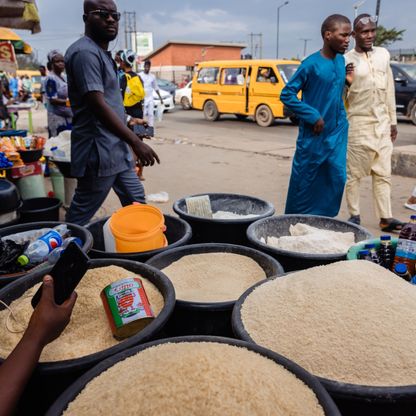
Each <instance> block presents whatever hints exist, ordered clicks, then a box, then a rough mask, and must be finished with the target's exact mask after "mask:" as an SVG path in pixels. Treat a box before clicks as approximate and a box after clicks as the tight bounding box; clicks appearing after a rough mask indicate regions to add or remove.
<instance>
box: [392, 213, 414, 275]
mask: <svg viewBox="0 0 416 416" xmlns="http://www.w3.org/2000/svg"><path fill="white" fill-rule="evenodd" d="M398 263H404V264H406V266H407V270H408V271H409V273H410V274H411V275H412V276H413V275H414V274H416V270H415V264H416V215H412V216H411V217H410V222H409V223H408V224H406V225H405V226H404V227H403V228H402V230H401V231H400V236H399V241H398V242H397V249H396V256H395V258H394V263H393V271H394V267H395V266H396V264H398Z"/></svg>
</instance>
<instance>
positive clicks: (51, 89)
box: [45, 78, 66, 106]
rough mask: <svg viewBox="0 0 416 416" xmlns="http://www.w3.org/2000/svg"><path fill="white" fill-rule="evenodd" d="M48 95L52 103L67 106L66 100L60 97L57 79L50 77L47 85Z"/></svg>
mask: <svg viewBox="0 0 416 416" xmlns="http://www.w3.org/2000/svg"><path fill="white" fill-rule="evenodd" d="M45 90H46V95H47V97H48V99H49V102H50V103H51V104H52V105H61V106H66V100H63V99H61V98H58V88H57V85H56V81H55V80H53V79H52V78H48V79H47V81H46V85H45Z"/></svg>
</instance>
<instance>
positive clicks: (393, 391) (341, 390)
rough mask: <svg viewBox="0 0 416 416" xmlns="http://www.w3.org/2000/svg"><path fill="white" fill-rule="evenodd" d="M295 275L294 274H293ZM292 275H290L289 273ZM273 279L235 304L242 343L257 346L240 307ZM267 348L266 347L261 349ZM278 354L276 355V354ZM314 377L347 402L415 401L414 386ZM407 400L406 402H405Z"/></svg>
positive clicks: (236, 326)
mask: <svg viewBox="0 0 416 416" xmlns="http://www.w3.org/2000/svg"><path fill="white" fill-rule="evenodd" d="M293 273H295V272H293ZM290 274H292V273H290ZM279 277H282V276H279ZM270 280H274V279H267V280H264V281H262V282H259V283H257V284H255V285H254V286H252V287H251V288H249V289H247V290H246V291H245V292H244V293H243V294H242V295H241V297H240V299H238V301H237V302H236V303H235V306H234V309H233V313H232V317H231V325H232V328H233V332H234V334H235V335H236V336H237V337H238V338H239V339H242V340H243V341H246V342H249V343H253V344H256V345H259V344H257V343H256V342H255V341H254V340H253V338H251V336H250V335H249V333H248V332H247V331H246V329H245V328H244V324H243V321H242V319H241V307H242V305H243V303H244V301H245V300H246V298H247V297H248V296H249V295H250V294H251V293H252V292H253V291H254V290H255V289H256V288H257V287H259V286H261V285H263V284H265V283H267V282H269V281H270ZM263 348H267V347H263ZM277 354H278V353H277ZM315 377H316V378H317V379H318V380H319V381H320V382H321V383H322V384H323V385H324V387H325V388H326V389H327V390H328V392H329V393H330V394H331V395H334V396H336V397H340V398H348V399H349V400H357V401H364V400H367V401H368V400H372V401H374V402H379V403H393V402H396V401H397V400H400V399H401V401H415V400H416V385H410V386H393V387H392V386H385V387H383V386H365V385H360V384H352V383H343V382H340V381H336V380H330V379H326V378H324V377H320V376H317V375H315ZM406 399H407V400H406Z"/></svg>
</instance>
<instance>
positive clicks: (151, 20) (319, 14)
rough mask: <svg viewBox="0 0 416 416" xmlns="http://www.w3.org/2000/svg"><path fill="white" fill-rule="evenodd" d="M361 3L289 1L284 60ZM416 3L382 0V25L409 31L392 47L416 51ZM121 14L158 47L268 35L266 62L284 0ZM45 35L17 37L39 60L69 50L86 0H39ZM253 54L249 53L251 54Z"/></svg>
mask: <svg viewBox="0 0 416 416" xmlns="http://www.w3.org/2000/svg"><path fill="white" fill-rule="evenodd" d="M356 2H357V0H289V4H287V5H285V6H283V7H282V8H280V30H279V39H280V41H279V56H280V57H281V58H282V57H286V58H292V57H303V51H304V44H305V42H304V41H303V40H302V38H304V39H305V38H306V39H310V40H309V41H308V42H307V54H310V53H312V52H314V51H315V50H318V49H319V48H320V47H321V36H320V26H321V23H322V21H323V20H324V19H325V17H327V16H328V15H330V14H333V13H340V14H344V15H346V16H348V17H351V18H353V17H354V9H353V5H354V4H355V3H356ZM414 2H415V0H395V1H392V0H382V3H381V13H380V24H382V25H383V26H385V27H388V28H392V27H396V28H397V29H406V32H405V34H404V39H403V41H401V42H397V43H395V44H394V45H393V46H392V48H393V49H397V48H416V25H415V24H414V21H415V17H416V12H415V8H414ZM116 3H117V6H118V9H119V11H120V12H123V11H128V12H134V11H135V12H136V16H137V30H138V31H150V32H153V37H154V46H155V48H157V47H159V46H161V45H162V44H164V43H165V42H166V41H168V40H187V41H208V42H218V41H224V42H229V41H232V42H243V43H246V44H248V43H249V36H248V35H249V33H257V34H258V33H262V34H263V58H275V57H276V37H277V36H276V34H277V29H276V27H277V7H278V6H280V5H282V4H283V3H284V0H246V1H241V0H228V1H224V0H210V1H209V2H202V1H198V0H196V1H195V0H194V1H181V0H169V1H168V0H163V1H162V0H152V1H148V2H146V1H138V0H118V1H116ZM37 4H38V8H39V12H40V16H41V26H42V32H41V33H39V34H36V35H31V34H30V32H27V31H19V32H18V33H19V34H20V35H21V36H22V37H23V38H24V40H25V41H26V42H28V43H29V44H30V45H31V46H32V47H33V49H34V50H35V53H37V56H38V59H39V60H40V61H42V62H44V61H45V60H46V55H47V53H48V52H49V51H50V50H52V49H59V50H61V51H62V52H65V50H66V48H67V47H68V46H69V45H70V44H71V43H73V42H74V41H75V40H77V39H78V38H79V37H80V36H81V34H82V33H83V30H84V26H83V22H82V5H83V0H70V1H69V0H37ZM375 9H376V0H367V1H366V2H365V4H364V5H362V6H361V7H360V8H359V12H360V13H369V14H374V13H375ZM124 47H125V44H124V22H123V20H121V21H120V31H119V37H118V39H117V41H116V42H114V43H112V44H111V48H112V49H113V50H119V49H123V48H124ZM246 53H249V51H246Z"/></svg>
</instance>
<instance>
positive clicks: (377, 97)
mask: <svg viewBox="0 0 416 416" xmlns="http://www.w3.org/2000/svg"><path fill="white" fill-rule="evenodd" d="M345 57H346V61H347V63H350V62H352V63H354V66H355V77H354V81H353V83H352V85H351V87H350V88H349V91H348V93H347V114H348V121H349V124H350V127H349V135H348V161H347V186H346V197H347V204H348V209H349V212H350V214H351V215H359V214H360V205H359V198H360V179H361V178H363V177H366V176H370V175H371V176H372V178H373V197H374V202H375V209H376V214H377V216H378V217H379V218H391V217H392V211H391V155H392V151H393V144H392V142H391V136H390V134H391V126H392V125H396V124H397V119H396V102H395V94H394V80H393V75H392V71H391V68H390V54H389V52H388V51H387V50H386V49H384V48H379V47H374V48H373V50H372V51H370V52H367V53H358V52H357V51H356V50H355V49H353V50H352V51H350V52H348V53H347V54H346V55H345Z"/></svg>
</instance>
